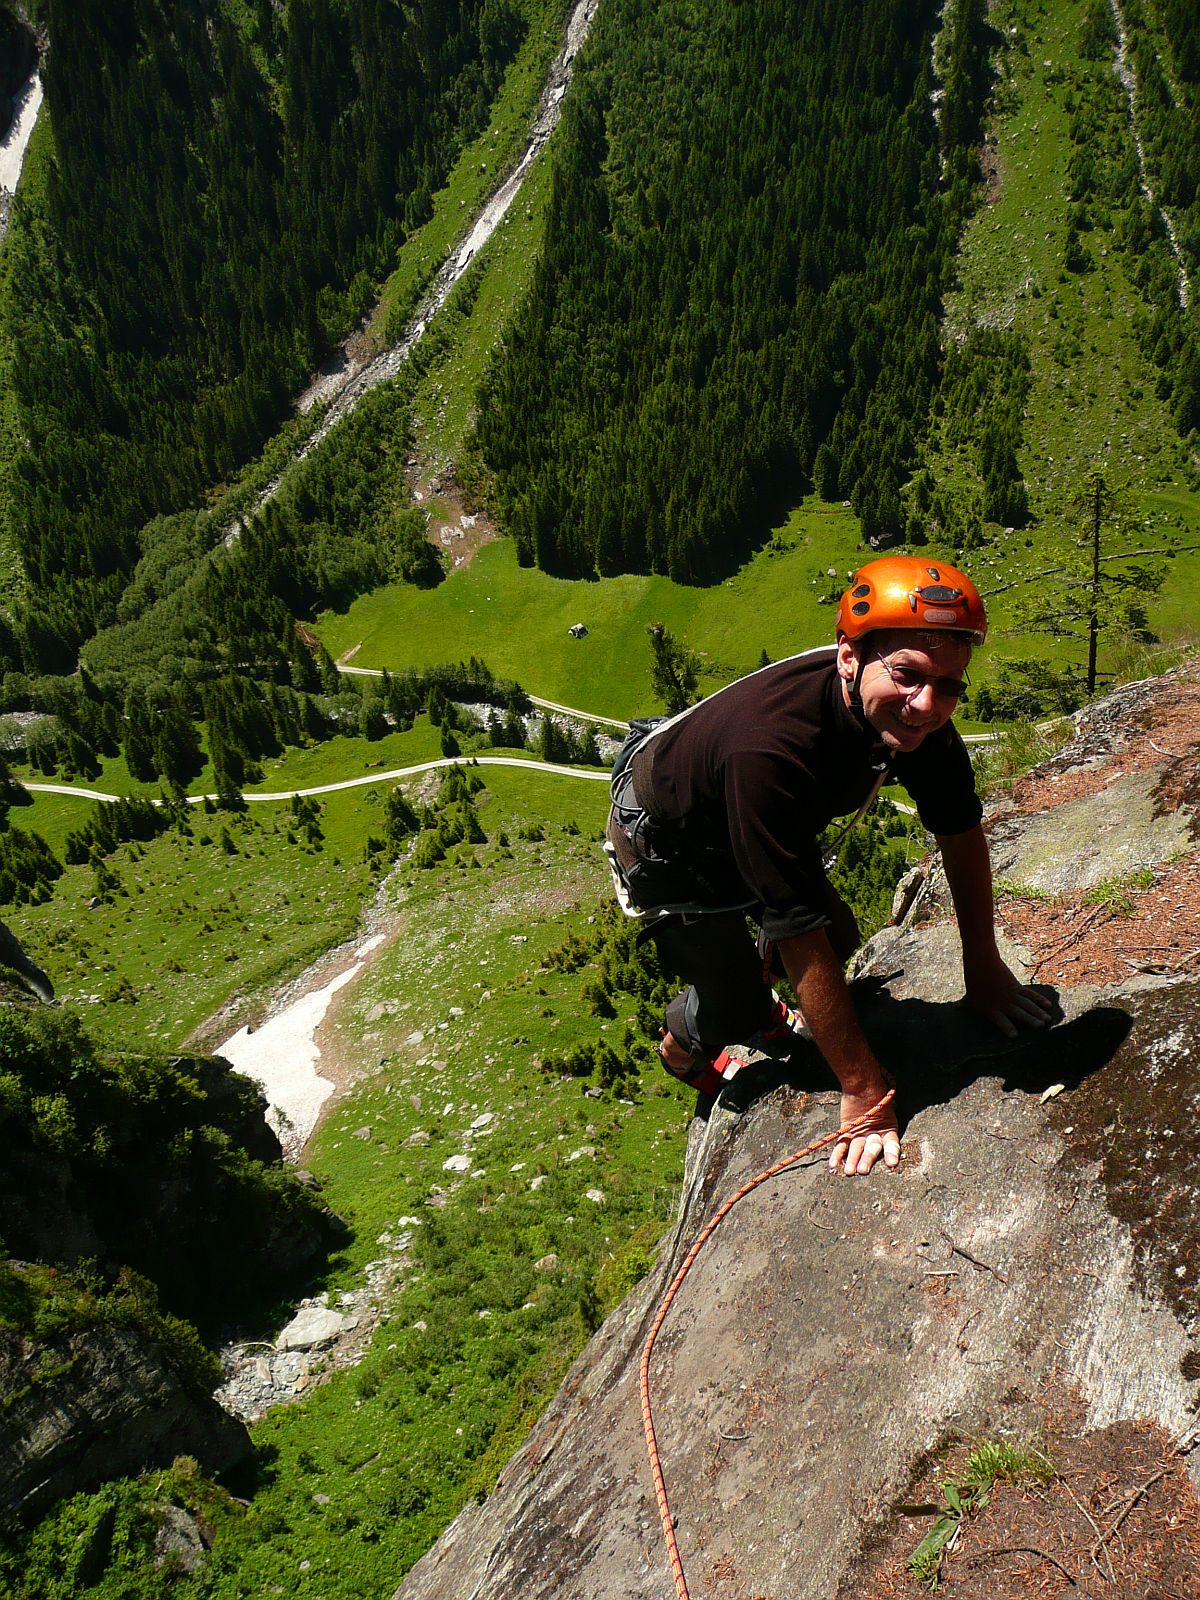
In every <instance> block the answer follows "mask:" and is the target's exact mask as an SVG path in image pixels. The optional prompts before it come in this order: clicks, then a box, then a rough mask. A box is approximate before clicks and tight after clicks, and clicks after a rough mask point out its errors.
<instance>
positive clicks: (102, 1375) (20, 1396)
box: [0, 1325, 252, 1523]
mask: <svg viewBox="0 0 1200 1600" xmlns="http://www.w3.org/2000/svg"><path fill="white" fill-rule="evenodd" d="M0 1396H2V1397H3V1413H2V1417H3V1420H2V1422H0V1523H3V1522H4V1521H5V1520H6V1519H7V1518H8V1517H9V1516H10V1515H12V1514H14V1513H18V1514H20V1515H23V1516H30V1515H35V1514H36V1513H38V1512H40V1511H43V1510H45V1509H46V1507H48V1506H50V1505H52V1504H53V1503H54V1502H55V1501H56V1500H60V1499H62V1498H64V1497H65V1496H67V1495H71V1494H74V1493H76V1492H77V1491H78V1490H81V1489H95V1488H96V1487H97V1486H98V1485H99V1484H101V1483H104V1482H105V1481H107V1480H108V1479H110V1478H116V1477H121V1476H124V1475H125V1474H136V1473H138V1472H143V1471H146V1470H147V1469H148V1468H151V1467H166V1466H170V1464H171V1462H172V1461H173V1460H174V1459H175V1458H176V1457H177V1456H182V1455H188V1456H193V1457H194V1458H195V1459H196V1460H197V1461H198V1462H200V1463H201V1464H202V1465H203V1467H204V1469H205V1470H206V1471H207V1472H209V1473H217V1472H223V1471H225V1470H227V1469H228V1468H229V1467H232V1466H235V1465H236V1464H237V1463H238V1462H240V1461H243V1460H245V1459H246V1457H248V1456H249V1455H250V1454H251V1453H252V1446H251V1444H250V1436H249V1434H248V1433H247V1432H246V1430H245V1428H244V1427H243V1425H242V1424H241V1423H240V1422H238V1421H236V1420H235V1419H234V1418H233V1417H231V1416H230V1415H229V1414H228V1413H227V1412H226V1411H223V1410H222V1409H221V1407H220V1406H219V1405H218V1404H217V1403H216V1401H215V1400H213V1399H212V1397H211V1396H210V1395H207V1394H201V1393H196V1392H195V1391H194V1389H193V1388H192V1386H191V1385H189V1384H188V1382H187V1381H186V1378H185V1377H183V1376H181V1374H180V1372H179V1370H178V1368H177V1366H176V1365H175V1363H173V1362H172V1360H171V1359H170V1356H169V1354H168V1353H167V1352H166V1351H165V1350H164V1349H163V1347H162V1346H161V1345H160V1344H159V1343H157V1342H156V1341H155V1340H154V1339H152V1338H149V1337H147V1335H146V1333H145V1332H144V1331H143V1330H142V1329H140V1328H136V1327H129V1328H124V1327H113V1326H105V1325H100V1326H91V1327H85V1328H81V1329H78V1330H76V1331H74V1332H71V1333H63V1334H61V1335H57V1336H52V1337H50V1338H43V1339H37V1340H34V1339H26V1338H23V1337H22V1336H21V1335H19V1334H15V1333H9V1332H6V1331H5V1330H3V1329H2V1328H0Z"/></svg>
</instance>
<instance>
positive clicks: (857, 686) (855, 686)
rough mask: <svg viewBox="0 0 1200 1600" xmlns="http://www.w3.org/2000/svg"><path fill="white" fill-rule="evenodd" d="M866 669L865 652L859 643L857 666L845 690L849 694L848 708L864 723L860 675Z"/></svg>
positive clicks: (864, 715)
mask: <svg viewBox="0 0 1200 1600" xmlns="http://www.w3.org/2000/svg"><path fill="white" fill-rule="evenodd" d="M866 670H867V653H866V651H865V650H864V649H863V648H862V646H861V645H860V646H859V654H858V664H857V666H856V668H855V671H854V679H853V681H852V682H851V684H850V686H849V689H848V691H847V692H848V693H849V696H850V709H851V711H853V712H854V714H855V715H856V716H857V717H858V720H859V721H860V722H864V723H865V722H866V714H865V713H864V711H863V703H862V676H863V673H864V672H865V671H866Z"/></svg>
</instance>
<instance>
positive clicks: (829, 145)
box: [479, 0, 1200, 581]
mask: <svg viewBox="0 0 1200 1600" xmlns="http://www.w3.org/2000/svg"><path fill="white" fill-rule="evenodd" d="M1052 30H1053V32H1054V33H1055V34H1061V33H1062V32H1063V31H1064V30H1065V32H1066V34H1067V36H1068V38H1069V41H1070V42H1069V46H1068V55H1069V59H1070V66H1069V67H1066V66H1064V65H1056V66H1055V77H1054V84H1055V85H1056V86H1058V99H1059V102H1060V104H1061V106H1062V111H1061V112H1059V113H1056V114H1057V115H1061V114H1065V115H1066V117H1067V118H1069V120H1070V137H1071V139H1072V141H1073V143H1074V146H1075V148H1074V153H1073V155H1072V157H1071V161H1070V166H1069V171H1068V172H1067V173H1066V174H1065V175H1064V177H1065V182H1066V187H1067V194H1066V196H1065V201H1066V203H1065V205H1064V203H1063V200H1062V199H1061V198H1059V197H1058V196H1057V194H1055V193H1054V190H1055V188H1056V185H1057V183H1058V181H1059V176H1058V174H1057V173H1056V172H1053V171H1052V170H1051V169H1050V168H1048V167H1041V168H1037V167H1035V178H1034V183H1035V187H1037V185H1038V183H1039V181H1040V184H1041V196H1042V198H1043V199H1047V198H1050V197H1051V196H1052V195H1053V198H1054V200H1055V202H1056V205H1055V210H1056V212H1057V214H1056V215H1055V217H1054V224H1055V227H1054V234H1055V240H1056V247H1055V249H1054V251H1053V252H1052V253H1051V259H1050V260H1047V261H1046V262H1045V263H1044V266H1045V269H1046V271H1045V276H1044V277H1042V278H1041V281H1040V283H1039V285H1038V287H1036V288H1034V290H1033V293H1034V294H1035V295H1036V294H1046V293H1048V292H1049V291H1050V290H1051V288H1052V286H1053V283H1054V281H1055V278H1056V277H1061V278H1063V280H1064V281H1066V282H1070V281H1077V280H1078V279H1079V277H1080V276H1081V275H1083V274H1086V273H1087V272H1089V271H1090V270H1093V269H1094V268H1095V266H1096V265H1097V260H1096V257H1097V255H1104V254H1107V253H1112V254H1114V255H1116V254H1119V256H1120V258H1121V260H1122V261H1123V263H1124V269H1125V271H1126V273H1127V274H1128V275H1129V276H1130V277H1131V279H1132V280H1133V281H1134V282H1135V283H1136V284H1137V286H1138V289H1139V291H1140V292H1141V294H1142V295H1143V297H1144V298H1143V303H1142V309H1141V312H1140V315H1139V324H1138V334H1139V338H1140V340H1141V343H1142V347H1143V350H1144V351H1145V352H1146V353H1147V354H1148V355H1149V356H1150V357H1151V359H1152V361H1153V362H1154V363H1155V364H1156V366H1157V368H1158V369H1159V373H1160V378H1159V389H1160V396H1161V398H1163V399H1164V400H1166V401H1167V402H1168V404H1170V405H1171V406H1172V408H1173V411H1174V414H1175V418H1176V421H1177V425H1178V427H1179V429H1180V432H1181V433H1182V434H1183V435H1184V436H1186V435H1188V434H1189V433H1190V432H1191V431H1192V430H1193V429H1194V428H1195V426H1196V424H1197V421H1200V413H1198V411H1197V406H1198V405H1200V389H1198V388H1197V378H1198V376H1200V366H1198V364H1197V363H1198V352H1200V340H1198V338H1197V331H1196V328H1197V324H1196V308H1195V303H1194V299H1192V300H1189V299H1188V298H1187V290H1186V285H1187V281H1188V275H1191V276H1194V274H1195V270H1196V265H1197V263H1198V262H1200V214H1198V211H1197V185H1198V182H1200V95H1198V92H1197V90H1198V86H1197V84H1196V81H1195V59H1196V54H1197V37H1198V31H1200V24H1198V23H1197V21H1196V15H1195V12H1194V8H1188V7H1185V6H1182V5H1173V6H1167V7H1162V8H1159V9H1158V10H1154V9H1152V8H1150V7H1148V6H1143V5H1141V4H1140V3H1137V0H1135V3H1134V4H1127V5H1120V6H1115V7H1113V8H1111V9H1110V7H1109V6H1108V5H1107V4H1103V3H1096V4H1090V5H1086V6H1070V5H1061V6H1056V7H1054V8H1052V14H1048V13H1047V12H1046V11H1045V9H1044V8H1043V11H1042V12H1041V13H1040V14H1039V13H1034V12H1030V11H1028V10H1027V8H1024V7H1022V6H1020V5H1014V6H1008V5H1005V6H1000V7H996V8H991V9H990V10H989V8H987V7H985V6H983V5H978V4H975V3H974V0H962V3H960V4H954V5H948V6H946V7H945V8H944V11H943V12H940V13H939V12H938V11H937V9H936V8H934V7H932V6H929V7H919V6H918V7H913V6H900V5H890V4H886V3H879V4H871V5H866V6H861V7H854V8H846V7H841V6H834V5H829V6H824V5H820V4H818V5H813V6H809V7H805V8H803V10H802V13H801V15H800V16H796V15H795V8H793V7H788V6H783V5H779V6H774V5H771V4H766V5H761V6H756V7H754V8H753V9H751V8H747V7H744V6H739V5H735V4H726V5H716V6H709V5H705V6H698V5H692V4H688V3H686V0H677V3H671V4H665V5H656V6H649V5H644V4H639V3H636V0H614V3H612V4H610V5H608V6H607V7H606V8H605V11H604V13H603V14H602V16H601V18H600V19H599V23H598V25H597V28H596V30H595V34H594V39H593V52H592V57H591V63H590V65H591V71H590V73H589V74H588V76H587V79H586V88H585V89H584V90H583V92H581V93H580V94H579V95H578V96H577V98H576V100H575V104H574V107H573V114H572V116H571V117H570V119H569V121H568V124H567V126H566V127H565V128H564V134H565V137H564V139H563V140H562V142H561V143H560V147H559V149H558V151H557V154H556V159H555V188H554V194H553V198H552V202H551V208H550V216H549V222H548V229H547V242H546V248H545V251H544V253H543V256H542V259H541V262H540V264H539V268H538V272H537V275H536V278H535V282H534V286H533V289H532V292H531V293H530V295H529V297H528V299H527V301H526V303H525V306H524V308H523V310H522V312H521V315H520V317H519V319H518V322H517V326H516V328H515V329H514V331H513V335H512V337H511V339H510V340H509V341H508V342H507V345H506V347H505V349H504V350H503V352H502V353H501V354H500V356H499V357H498V359H497V361H496V363H495V367H494V370H493V373H492V376H491V380H490V383H489V384H488V386H487V388H486V390H485V394H484V398H483V404H482V412H481V418H480V423H479V437H480V441H481V443H482V446H483V450H484V453H485V455H486V457H487V459H488V461H489V462H490V463H491V465H492V467H493V468H494V470H495V473H496V476H497V483H498V491H499V501H500V505H501V507H502V510H503V514H504V517H505V521H506V525H507V526H508V528H509V531H510V532H512V533H513V534H514V535H515V537H516V538H517V539H518V541H519V543H520V547H521V550H522V554H523V557H524V559H527V560H536V561H537V562H538V563H539V564H540V565H546V566H547V567H549V568H550V569H551V570H554V571H559V572H563V573H571V574H584V573H590V572H593V571H597V570H598V571H599V572H601V573H609V572H617V571H625V570H636V571H644V570H652V571H664V572H669V573H670V574H671V575H672V576H674V577H677V578H682V579H684V580H685V581H704V580H710V579H711V578H712V577H713V576H715V575H716V574H717V573H719V572H726V571H728V570H730V569H731V568H732V567H733V566H735V565H736V564H737V563H738V562H739V561H740V560H741V559H742V558H743V557H744V555H745V552H746V550H747V548H748V547H749V546H750V545H751V544H752V543H753V542H754V541H755V540H756V539H761V537H762V533H763V530H764V528H765V527H766V526H767V525H769V524H768V518H767V516H766V513H767V512H768V511H769V510H770V509H771V508H772V506H773V505H774V504H777V503H778V501H780V500H782V502H783V503H785V504H787V503H794V501H795V499H796V498H797V497H798V495H799V494H800V493H801V492H802V491H803V490H804V489H805V488H806V487H808V486H809V485H811V484H814V483H815V486H816V487H817V489H818V490H819V492H820V493H821V494H822V496H824V497H826V498H830V499H834V498H841V497H848V498H849V499H850V500H851V501H852V503H853V505H854V508H855V510H856V511H857V512H858V514H859V516H860V518H861V521H862V527H863V532H864V534H865V535H866V537H867V538H869V539H870V540H872V542H877V541H881V542H892V541H895V540H897V539H899V538H901V537H909V538H912V537H914V536H915V537H918V538H923V537H926V536H928V535H929V532H930V529H931V527H937V526H939V525H940V528H941V530H942V532H943V534H945V535H947V536H948V537H949V539H950V541H951V542H952V543H953V544H954V545H956V546H958V547H959V548H962V546H963V544H964V542H965V541H964V535H965V534H968V533H970V534H973V535H975V536H977V535H978V533H979V532H980V530H981V525H982V524H983V523H986V522H990V523H993V524H996V525H1017V526H1019V525H1021V524H1022V523H1023V522H1024V521H1025V520H1026V517H1027V515H1028V506H1029V498H1028V493H1027V488H1026V485H1025V483H1024V482H1023V472H1022V450H1023V446H1024V442H1025V441H1024V438H1023V432H1022V429H1023V423H1024V408H1025V402H1026V400H1027V398H1028V393H1029V384H1028V378H1027V373H1028V366H1029V349H1028V343H1027V337H1026V335H1025V334H1024V333H1023V331H1022V328H1021V325H1020V323H1019V322H1018V323H1017V324H1015V325H1014V319H1013V315H1012V311H1011V309H1010V310H1009V311H1008V313H1007V314H1006V313H1005V311H1004V310H1003V309H1002V308H1001V306H997V305H996V304H994V303H993V304H991V305H982V306H978V307H977V308H976V310H977V312H978V314H979V324H977V325H976V327H975V328H970V329H968V330H967V331H966V333H965V335H963V334H960V336H959V342H957V343H951V344H949V346H948V347H947V345H946V344H945V342H944V341H943V337H942V332H941V328H940V323H941V319H942V315H943V300H944V297H945V295H946V294H947V293H948V292H949V291H950V290H951V289H952V288H953V286H954V271H955V251H956V249H957V246H958V235H959V230H960V228H961V226H962V224H963V222H964V220H965V218H966V215H967V213H968V210H969V209H971V208H972V207H973V206H978V205H979V203H980V201H981V200H984V201H985V203H987V202H990V200H991V199H994V197H995V193H996V185H997V181H998V178H999V174H998V172H997V169H996V166H995V147H994V145H991V144H989V146H988V147H986V148H985V149H984V150H983V152H982V153H983V155H984V156H985V158H986V164H987V165H988V167H989V173H990V182H989V189H988V191H987V194H986V197H985V195H984V193H983V191H981V190H980V188H979V186H978V180H979V178H980V155H981V147H980V136H981V126H982V120H981V119H982V117H983V115H984V111H985V105H986V107H987V108H988V109H989V110H990V112H991V114H992V115H993V118H995V117H996V116H997V115H1000V114H1003V113H1004V112H1005V111H1006V110H1007V109H1009V108H1011V107H1012V106H1013V104H1014V103H1016V97H1017V96H1019V95H1020V93H1021V92H1022V89H1023V87H1024V86H1025V85H1026V84H1027V83H1028V81H1029V79H1030V76H1031V71H1032V62H1031V57H1033V56H1034V55H1035V53H1036V52H1037V51H1038V48H1039V41H1040V40H1041V38H1042V35H1043V33H1045V34H1047V36H1048V35H1049V33H1050V32H1051V31H1052ZM1055 61H1056V62H1058V63H1061V62H1062V61H1063V57H1062V56H1061V55H1060V54H1058V51H1057V43H1056V54H1055ZM1114 63H1116V64H1117V66H1119V68H1120V75H1118V72H1117V71H1116V70H1114ZM1044 65H1045V66H1046V67H1047V68H1048V67H1049V66H1050V62H1049V61H1047V62H1045V63H1044ZM1122 83H1124V84H1126V85H1127V93H1128V95H1129V105H1128V106H1126V104H1125V95H1124V94H1123V90H1122ZM1131 122H1132V136H1131ZM1033 158H1034V161H1035V162H1036V161H1037V160H1038V153H1037V151H1036V150H1035V151H1034V152H1033ZM1034 215H1035V213H1033V212H1031V211H1030V210H1028V209H1027V210H1026V211H1025V214H1024V222H1023V224H1022V222H1020V221H1019V222H1018V224H1017V226H1018V228H1019V227H1021V226H1022V225H1024V226H1025V227H1028V228H1032V227H1033V226H1035V224H1034V223H1033V222H1031V221H1030V219H1031V218H1032V217H1033V216H1034ZM1172 219H1173V220H1172ZM1039 220H1040V218H1039ZM1169 228H1173V234H1172V233H1169V232H1168V229H1169ZM1023 245H1024V241H1022V240H1021V239H1020V238H1019V237H1014V238H1013V240H1012V249H1013V252H1014V253H1016V254H1020V253H1021V251H1022V248H1023ZM1172 246H1173V247H1174V251H1173V249H1172ZM1009 264H1011V256H1010V257H1009ZM1039 265H1042V263H1039ZM1092 353H1093V354H1095V347H1094V346H1093V352H1092ZM1080 360H1082V361H1083V363H1084V364H1085V365H1086V364H1087V362H1086V353H1085V351H1084V349H1083V347H1082V346H1080V345H1079V344H1078V343H1076V345H1075V346H1074V347H1073V349H1072V350H1070V351H1068V352H1067V354H1066V364H1067V365H1068V366H1069V365H1071V364H1072V361H1080ZM1097 364H1098V365H1102V364H1103V358H1101V361H1099V362H1098V363H1097ZM947 411H949V412H951V413H952V414H953V415H952V422H953V424H954V425H955V426H956V429H957V434H958V438H959V441H960V442H964V443H966V444H968V445H969V447H970V449H971V451H972V453H973V456H974V459H973V461H972V467H971V476H972V478H973V480H974V483H975V484H977V485H978V488H977V490H975V491H974V496H973V498H974V504H973V506H972V507H969V508H964V507H962V506H959V507H957V508H954V507H951V508H945V507H943V508H941V514H940V516H939V514H938V513H937V512H935V513H934V515H932V516H931V514H930V501H931V496H930V487H929V482H928V480H927V479H923V478H922V477H921V475H920V472H919V470H918V469H919V468H920V467H921V466H922V465H923V464H924V462H925V460H926V459H927V451H926V441H927V438H928V436H929V433H930V429H931V426H933V425H936V424H937V423H938V422H939V421H940V418H941V417H942V415H943V414H944V413H945V412H947Z"/></svg>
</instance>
